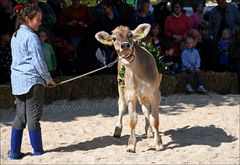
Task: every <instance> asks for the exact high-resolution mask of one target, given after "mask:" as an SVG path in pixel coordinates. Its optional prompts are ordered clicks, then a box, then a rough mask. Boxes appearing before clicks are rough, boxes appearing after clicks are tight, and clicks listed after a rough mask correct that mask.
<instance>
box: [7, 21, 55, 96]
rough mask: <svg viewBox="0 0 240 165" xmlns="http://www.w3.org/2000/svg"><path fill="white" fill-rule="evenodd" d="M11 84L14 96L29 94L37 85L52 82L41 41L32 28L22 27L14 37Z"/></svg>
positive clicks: (12, 43) (12, 40) (12, 41)
mask: <svg viewBox="0 0 240 165" xmlns="http://www.w3.org/2000/svg"><path fill="white" fill-rule="evenodd" d="M11 49H12V65H11V84H12V94H13V95H22V94H26V93H28V92H29V90H30V89H31V87H32V86H33V85H35V84H42V85H44V84H45V82H47V83H50V82H52V81H53V80H52V78H51V76H50V74H49V72H48V68H47V65H46V63H45V61H44V56H43V52H42V47H41V43H40V40H39V38H38V36H37V34H35V33H34V32H33V31H32V30H31V28H29V27H28V26H26V25H21V26H20V29H19V30H18V31H17V32H16V34H15V35H13V36H12V39H11Z"/></svg>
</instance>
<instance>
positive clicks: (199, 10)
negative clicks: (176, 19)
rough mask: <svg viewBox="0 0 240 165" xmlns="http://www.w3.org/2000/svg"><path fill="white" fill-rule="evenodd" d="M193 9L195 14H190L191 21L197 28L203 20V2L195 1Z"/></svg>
mask: <svg viewBox="0 0 240 165" xmlns="http://www.w3.org/2000/svg"><path fill="white" fill-rule="evenodd" d="M192 9H193V14H192V15H191V16H190V22H191V24H192V27H193V28H197V27H198V25H199V23H200V22H201V21H202V14H203V5H202V4H201V3H194V4H193V6H192Z"/></svg>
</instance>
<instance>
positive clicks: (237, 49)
mask: <svg viewBox="0 0 240 165" xmlns="http://www.w3.org/2000/svg"><path fill="white" fill-rule="evenodd" d="M234 36H235V37H234V38H235V40H234V42H233V44H232V45H230V46H229V49H228V50H229V65H230V71H233V72H237V80H238V93H239V94H240V31H238V32H236V33H235V34H234Z"/></svg>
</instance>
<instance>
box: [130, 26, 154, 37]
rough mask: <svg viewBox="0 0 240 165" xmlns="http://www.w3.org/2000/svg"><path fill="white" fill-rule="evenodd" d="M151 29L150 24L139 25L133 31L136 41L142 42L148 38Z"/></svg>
mask: <svg viewBox="0 0 240 165" xmlns="http://www.w3.org/2000/svg"><path fill="white" fill-rule="evenodd" d="M150 29H151V25H150V24H148V23H143V24H140V25H138V27H137V28H136V29H135V30H133V31H132V34H133V36H134V39H136V40H140V39H143V38H144V37H146V36H147V34H148V33H149V31H150Z"/></svg>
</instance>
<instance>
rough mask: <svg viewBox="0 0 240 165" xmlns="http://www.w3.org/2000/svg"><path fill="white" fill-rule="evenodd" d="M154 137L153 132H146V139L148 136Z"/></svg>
mask: <svg viewBox="0 0 240 165" xmlns="http://www.w3.org/2000/svg"><path fill="white" fill-rule="evenodd" d="M153 137H154V134H153V132H150V131H149V132H147V139H150V138H153Z"/></svg>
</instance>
